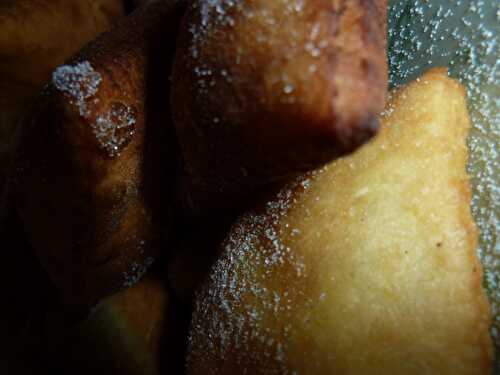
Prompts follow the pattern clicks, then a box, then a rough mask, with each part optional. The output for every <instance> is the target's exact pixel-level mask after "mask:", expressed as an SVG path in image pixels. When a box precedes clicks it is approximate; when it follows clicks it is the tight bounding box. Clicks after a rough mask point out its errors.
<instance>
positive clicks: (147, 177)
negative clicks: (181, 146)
mask: <svg viewBox="0 0 500 375" xmlns="http://www.w3.org/2000/svg"><path fill="white" fill-rule="evenodd" d="M180 12H181V7H180V6H179V3H178V2H176V1H174V0H173V1H158V2H153V3H151V4H150V6H146V7H143V8H141V9H139V10H138V11H136V12H135V13H134V14H132V15H131V16H130V17H129V18H127V19H125V20H124V21H123V22H122V23H121V24H120V25H118V26H117V27H116V28H114V29H113V30H112V31H110V32H109V33H107V34H104V35H103V36H102V37H100V38H98V39H97V40H95V41H94V42H92V43H91V44H89V45H88V46H87V47H86V48H84V49H83V50H82V52H81V53H80V54H79V55H78V56H77V57H75V58H74V59H73V60H72V61H71V62H69V63H68V64H67V65H63V66H61V67H59V68H58V69H57V70H56V71H55V72H54V74H53V80H52V83H51V84H50V85H49V87H48V88H47V89H46V90H45V91H44V92H43V94H42V95H41V97H40V99H39V103H38V105H37V108H36V109H35V110H34V112H33V113H32V115H31V117H30V119H29V121H26V122H25V127H24V129H23V135H22V139H21V144H20V146H19V155H18V158H17V169H16V182H15V183H16V184H17V186H16V189H15V190H14V191H15V192H16V201H17V207H18V211H19V212H20V215H21V217H22V219H23V222H24V225H25V227H26V231H27V234H28V237H29V239H30V241H31V243H32V245H33V246H34V248H35V249H36V251H37V253H38V256H39V258H40V260H41V261H42V263H43V265H44V266H45V268H46V269H47V270H48V272H49V274H50V275H51V277H52V279H53V281H54V282H55V284H56V285H57V287H58V288H59V290H60V291H61V294H62V297H63V299H64V300H65V302H67V303H69V304H74V305H82V306H91V305H92V304H94V303H95V302H97V300H98V299H99V298H101V297H103V296H105V295H106V294H109V293H110V292H113V291H116V290H117V289H120V288H122V287H125V286H129V285H131V284H132V283H134V282H136V281H137V280H138V279H140V277H141V276H142V274H143V273H144V272H145V271H146V269H147V268H148V267H149V266H150V265H151V263H152V262H153V260H154V258H155V257H156V255H157V254H158V252H159V247H160V246H159V241H160V238H161V236H162V234H163V233H165V232H168V228H169V225H168V222H169V221H170V220H169V215H170V203H171V202H170V200H169V199H170V198H169V197H170V194H169V189H170V185H171V183H172V173H171V172H172V168H173V167H174V165H175V163H176V161H175V148H174V145H173V136H172V134H171V130H172V129H171V126H170V113H169V110H168V108H165V107H164V105H163V103H164V102H165V100H166V99H167V97H168V95H169V88H168V76H167V73H166V72H165V70H164V69H165V67H168V65H169V64H171V60H172V57H173V50H174V44H175V33H176V31H177V25H178V20H179V18H180ZM163 72H165V73H163Z"/></svg>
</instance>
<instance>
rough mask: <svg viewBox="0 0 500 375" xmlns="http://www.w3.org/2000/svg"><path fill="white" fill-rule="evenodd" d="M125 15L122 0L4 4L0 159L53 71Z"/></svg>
mask: <svg viewBox="0 0 500 375" xmlns="http://www.w3.org/2000/svg"><path fill="white" fill-rule="evenodd" d="M124 15H125V10H124V6H123V0H71V1H68V0H16V1H0V158H3V157H5V156H4V154H5V153H6V152H8V151H10V150H11V149H12V136H13V132H14V131H15V129H16V124H17V123H18V122H19V120H20V119H21V118H22V117H23V115H24V114H25V113H26V107H28V106H29V105H30V104H31V101H32V100H33V99H34V98H35V96H36V95H37V93H38V92H39V91H40V89H41V88H42V86H43V85H44V84H45V83H46V82H47V81H48V80H49V79H50V74H51V72H52V70H53V69H54V68H56V67H57V66H58V65H59V64H62V63H63V62H64V61H65V60H66V59H68V58H69V57H70V56H72V55H73V54H75V53H76V52H77V51H78V50H79V49H80V48H81V47H82V46H83V45H84V44H85V43H87V42H88V41H90V40H92V39H93V38H95V37H96V36H97V35H99V34H100V33H102V32H103V31H105V30H107V29H109V28H110V26H111V25H112V24H113V23H114V22H115V21H116V20H117V19H120V18H121V17H123V16H124Z"/></svg>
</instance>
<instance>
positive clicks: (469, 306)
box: [187, 69, 492, 375]
mask: <svg viewBox="0 0 500 375" xmlns="http://www.w3.org/2000/svg"><path fill="white" fill-rule="evenodd" d="M469 128H470V123H469V117H468V113H467V110H466V105H465V94H464V90H463V88H462V87H461V86H460V85H459V84H458V83H456V82H455V81H453V80H451V79H450V78H448V77H447V75H446V71H445V70H439V69H437V70H432V71H430V72H429V73H427V74H425V75H424V76H423V77H421V78H420V79H419V80H417V81H416V82H414V83H412V84H410V85H409V86H407V87H405V88H402V89H400V90H398V91H396V92H395V93H393V94H392V95H391V99H390V103H389V105H388V106H387V109H386V111H385V113H384V115H383V119H382V125H381V133H380V135H379V136H378V137H377V138H375V140H373V141H372V142H371V143H370V144H368V145H366V146H364V147H363V148H361V149H360V150H359V151H357V152H356V153H354V154H353V155H351V156H348V157H345V158H342V159H340V160H338V161H336V162H333V163H332V164H330V165H328V166H326V167H324V168H322V169H320V170H317V171H315V172H313V173H310V174H307V175H305V176H303V177H302V178H299V179H296V180H294V181H291V182H290V183H289V185H288V186H286V187H284V188H282V189H278V192H277V193H275V194H271V195H270V198H269V199H267V200H264V202H263V203H262V204H261V205H259V206H257V207H256V208H255V209H254V210H252V211H250V212H248V213H247V214H244V215H243V216H242V217H241V218H240V219H239V221H238V222H237V223H236V224H235V225H234V226H233V228H232V230H231V231H230V234H229V235H228V237H227V238H226V240H225V242H224V244H223V246H222V248H221V255H220V258H219V259H218V261H217V262H216V263H215V265H214V267H213V269H212V272H211V275H210V277H209V278H208V279H207V283H206V285H205V286H204V287H203V288H202V289H201V290H200V291H199V293H198V296H197V301H196V306H195V313H194V316H193V320H192V326H191V333H190V337H189V352H188V359H187V368H188V374H190V375H192V374H233V373H235V372H236V371H238V372H242V371H247V373H252V374H312V373H314V374H332V373H336V374H402V373H404V374H436V373H440V374H450V375H451V374H488V373H489V371H491V362H492V343H491V338H490V336H489V328H490V324H491V316H490V308H489V304H488V300H487V298H486V295H485V292H484V290H483V288H482V284H481V283H482V270H481V265H480V263H479V261H478V258H477V256H476V245H477V230H476V227H475V224H474V221H473V219H472V217H471V213H470V200H471V195H470V190H469V180H468V176H467V174H466V169H465V168H466V163H467V157H468V149H467V145H466V137H467V133H468V131H469Z"/></svg>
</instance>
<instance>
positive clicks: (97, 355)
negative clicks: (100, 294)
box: [46, 275, 181, 375]
mask: <svg viewBox="0 0 500 375" xmlns="http://www.w3.org/2000/svg"><path fill="white" fill-rule="evenodd" d="M178 321H179V317H178V316H177V313H176V312H175V310H174V304H173V301H172V298H171V297H170V294H169V292H168V290H167V288H166V287H165V285H164V283H163V281H162V280H161V278H160V277H158V275H151V276H148V277H146V278H145V279H144V280H142V281H141V282H140V283H138V284H136V285H134V286H133V287H131V288H128V289H126V290H124V291H122V292H120V293H117V294H115V295H113V296H111V297H108V298H106V299H104V300H103V301H101V302H100V303H99V305H97V306H96V307H95V309H94V310H93V311H92V313H91V315H90V316H88V317H87V318H86V319H85V320H84V321H82V322H79V323H77V324H68V325H66V324H64V323H62V322H64V315H63V314H62V312H61V311H57V310H55V311H52V312H50V313H49V314H48V319H47V331H46V335H47V339H48V346H49V348H50V349H49V352H50V354H49V356H50V357H53V362H54V363H55V364H56V366H60V368H61V370H64V373H71V374H82V375H83V374H124V375H157V374H176V372H174V371H173V370H174V366H175V364H174V361H175V358H174V357H173V356H172V354H174V353H175V350H176V348H175V347H173V346H172V343H174V342H175V343H176V345H177V347H181V345H178V341H177V339H176V337H175V335H176V333H177V332H176V328H175V327H176V324H178Z"/></svg>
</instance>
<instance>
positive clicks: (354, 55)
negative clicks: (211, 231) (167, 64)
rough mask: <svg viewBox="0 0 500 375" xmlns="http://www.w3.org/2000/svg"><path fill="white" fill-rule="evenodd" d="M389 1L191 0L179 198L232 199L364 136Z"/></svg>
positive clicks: (176, 74)
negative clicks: (181, 176) (182, 171)
mask: <svg viewBox="0 0 500 375" xmlns="http://www.w3.org/2000/svg"><path fill="white" fill-rule="evenodd" d="M385 9H386V1H385V0H376V1H359V0H354V1H351V0H341V1H333V2H332V1H329V0H328V1H327V0H321V1H297V0H277V1H269V0H257V1H244V0H237V1H203V0H196V1H193V2H191V4H190V7H189V10H188V12H187V15H186V17H185V19H184V21H183V24H182V26H181V31H180V33H179V42H178V49H177V53H176V61H175V64H174V70H173V75H172V78H173V86H172V100H171V102H172V111H173V115H174V121H175V126H176V129H177V133H178V136H179V140H180V144H181V146H182V153H183V158H184V167H185V177H184V180H183V183H182V187H181V189H180V190H181V193H180V195H181V199H182V200H183V205H184V207H185V208H187V209H189V210H190V211H191V212H193V213H194V214H197V213H204V212H205V211H207V210H208V211H209V210H211V209H214V210H221V209H223V208H225V207H230V206H232V205H234V204H235V203H236V202H239V200H240V199H241V198H242V197H244V196H246V195H247V194H248V192H249V191H252V190H256V189H259V188H260V187H261V186H262V185H265V184H268V183H269V182H270V181H273V180H276V179H279V178H282V177H284V176H289V175H291V174H293V173H296V172H299V171H306V170H310V169H311V168H314V167H318V166H320V165H322V164H323V163H325V162H329V161H331V160H332V159H334V158H336V157H338V156H340V155H344V154H347V153H349V152H351V151H353V150H355V149H356V148H357V147H359V146H360V145H361V144H363V143H364V142H365V141H367V140H368V139H370V137H372V136H373V135H374V134H375V133H376V131H377V128H378V114H379V113H380V112H381V111H382V110H383V106H384V97H385V93H386V85H387V68H386V50H385V46H386V35H385V34H386V33H385V30H386V25H385V23H386V14H385Z"/></svg>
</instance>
